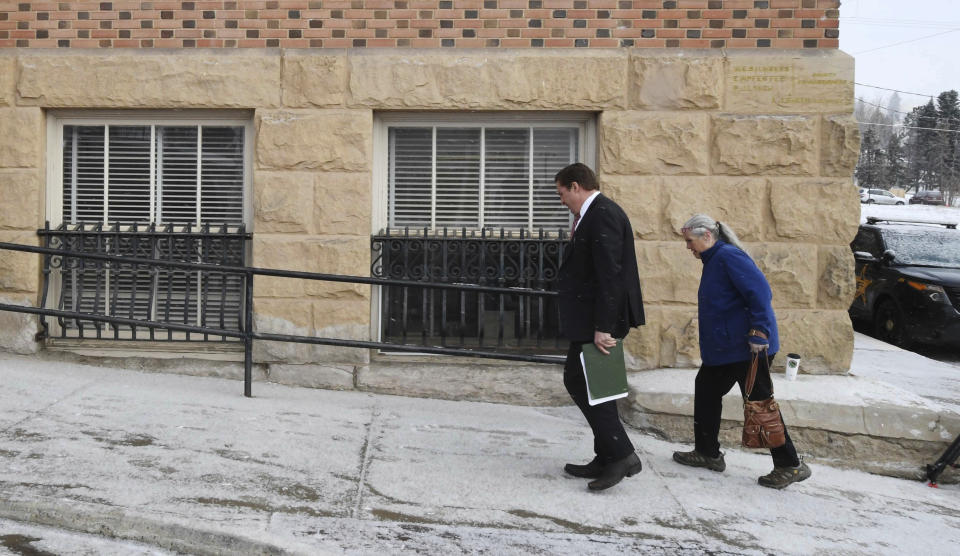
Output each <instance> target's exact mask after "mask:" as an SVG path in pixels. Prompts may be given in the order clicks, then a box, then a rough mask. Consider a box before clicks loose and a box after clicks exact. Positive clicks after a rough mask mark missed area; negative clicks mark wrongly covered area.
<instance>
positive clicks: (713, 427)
mask: <svg viewBox="0 0 960 556" xmlns="http://www.w3.org/2000/svg"><path fill="white" fill-rule="evenodd" d="M681 232H682V233H683V239H684V241H686V243H687V249H689V250H690V251H691V252H692V253H693V256H694V257H696V258H698V259H700V261H701V262H702V263H703V274H702V275H701V277H700V290H699V292H698V294H697V304H698V309H699V324H700V358H701V360H702V361H703V364H702V365H701V366H700V371H699V372H698V373H697V379H696V386H695V394H694V396H695V397H694V403H693V406H694V409H693V432H694V437H695V439H696V444H695V449H694V450H692V451H690V452H674V453H673V459H674V460H675V461H677V462H679V463H682V464H683V465H690V466H693V467H706V468H707V469H712V470H714V471H723V470H724V469H726V463H725V462H724V461H723V454H722V453H720V442H719V439H718V437H719V434H720V414H721V411H722V409H723V405H722V404H723V396H724V394H726V393H727V392H729V391H730V389H731V388H733V385H734V384H739V386H740V393H741V394H742V393H743V391H744V384H745V382H746V376H747V371H748V370H749V369H750V359H751V357H752V355H753V354H754V353H759V354H760V356H761V357H763V356H766V357H767V365H766V366H764V365H760V367H761V369H758V371H759V372H758V373H757V378H756V382H755V384H754V387H753V392H751V394H750V399H751V400H764V399H766V398H769V397H770V394H771V392H772V390H773V385H772V382H771V380H770V374H769V372H767V371H766V369H769V368H770V363H771V362H772V361H773V356H774V355H775V354H776V353H777V350H778V349H780V338H779V336H778V335H777V320H776V317H775V316H774V314H773V307H772V305H771V301H772V298H773V295H772V293H771V291H770V284H768V283H767V279H766V278H765V277H764V276H763V273H762V272H761V271H760V269H759V268H757V265H756V263H754V262H753V259H751V258H750V255H748V254H747V252H746V251H744V249H743V246H742V245H740V241H739V240H738V239H737V236H736V234H735V233H733V230H731V229H730V228H729V227H728V226H726V225H724V224H721V223H719V222H717V221H716V220H714V219H713V218H710V217H709V216H707V215H705V214H697V215H695V216H694V217H693V218H691V219H690V220H688V221H687V223H686V224H684V225H683V228H682V229H681ZM763 367H766V368H765V369H764V368H763ZM781 419H782V416H781ZM786 437H787V443H786V444H784V445H783V446H781V447H779V448H772V449H771V450H770V455H771V456H773V471H771V472H770V473H769V474H767V475H764V476H762V477H760V478H759V480H758V482H759V483H760V484H761V485H763V486H766V487H770V488H784V487H786V486H788V485H790V484H791V483H796V482H799V481H802V480H804V479H806V478H807V477H809V476H810V468H809V467H807V465H806V464H805V463H803V461H801V459H800V458H799V457H798V456H797V450H796V448H794V446H793V442H792V441H791V440H790V435H789V434H787V435H786Z"/></svg>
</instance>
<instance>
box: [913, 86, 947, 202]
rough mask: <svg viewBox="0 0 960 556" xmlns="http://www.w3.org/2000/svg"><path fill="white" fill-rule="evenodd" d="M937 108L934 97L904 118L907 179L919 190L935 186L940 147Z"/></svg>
mask: <svg viewBox="0 0 960 556" xmlns="http://www.w3.org/2000/svg"><path fill="white" fill-rule="evenodd" d="M937 118H938V113H937V108H936V107H935V106H934V104H933V99H931V100H930V102H928V103H927V104H925V105H923V106H917V107H916V108H914V109H913V110H912V111H911V112H910V113H909V114H908V115H907V117H906V118H905V119H904V125H906V126H907V127H908V129H907V136H906V149H905V151H906V154H907V180H909V181H910V182H911V183H913V184H914V186H915V187H916V188H917V190H918V191H919V190H921V189H929V188H931V187H935V186H936V183H937V180H936V169H935V166H936V159H937V151H938V148H939V145H938V141H939V136H940V135H942V134H941V133H938V132H937V130H936V127H937Z"/></svg>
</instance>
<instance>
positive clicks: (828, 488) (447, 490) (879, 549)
mask: <svg viewBox="0 0 960 556" xmlns="http://www.w3.org/2000/svg"><path fill="white" fill-rule="evenodd" d="M557 379H558V380H559V379H560V377H559V375H558V377H557ZM0 380H2V383H3V384H4V385H5V388H4V389H3V390H0V469H2V475H0V518H2V519H7V520H16V521H17V522H21V524H20V525H17V527H25V525H22V523H28V522H29V523H32V524H33V525H32V526H36V527H46V528H51V529H44V530H43V531H47V533H44V532H43V531H31V530H26V529H19V530H17V529H9V527H11V526H10V525H9V522H2V521H0V528H3V530H4V532H3V533H2V534H7V535H21V536H25V537H32V538H37V539H40V540H37V541H33V542H35V543H41V542H50V543H58V542H63V541H62V539H60V537H57V535H67V534H69V533H67V532H65V530H68V529H70V530H74V531H79V532H84V533H96V534H101V535H104V536H105V537H112V538H115V539H121V540H123V541H132V542H138V543H144V544H143V545H132V544H131V545H129V546H128V545H124V544H123V543H122V542H120V541H114V542H117V543H118V544H116V545H110V544H104V545H102V546H104V547H105V548H104V549H103V551H104V552H109V553H121V554H128V553H129V554H140V553H143V552H138V550H142V548H138V547H142V546H150V547H158V548H157V549H158V550H161V551H174V552H186V553H302V554H318V553H335V554H343V553H347V554H372V553H405V552H415V553H426V554H440V553H442V554H451V553H454V554H455V553H495V554H619V553H623V552H636V553H652V554H657V553H663V554H685V553H689V554H694V553H696V554H700V553H703V552H710V553H727V552H729V553H737V554H743V553H747V554H750V553H758V554H759V553H778V554H811V553H838V552H839V553H845V554H900V553H904V552H906V551H909V552H910V553H914V554H944V553H949V552H953V551H955V549H956V546H958V543H960V504H958V500H960V488H958V487H957V486H953V485H944V486H941V488H940V489H931V488H929V487H927V486H926V485H925V484H923V483H921V482H912V481H906V480H899V479H893V478H887V477H879V476H875V475H869V474H866V473H862V472H856V471H847V470H839V469H833V468H829V467H826V466H822V465H815V466H813V477H812V478H811V479H809V480H807V481H806V482H803V483H799V484H795V485H792V486H791V487H789V488H788V489H786V490H783V491H774V490H769V489H765V488H762V487H759V486H758V485H757V484H756V478H757V477H758V476H759V475H762V474H764V473H766V472H768V471H769V466H770V459H769V457H767V456H763V455H757V454H753V453H747V452H741V451H738V450H729V451H727V470H726V472H725V473H722V474H718V473H714V472H712V471H707V470H703V469H690V468H685V467H681V466H679V465H677V464H675V463H674V462H673V461H672V460H671V458H670V455H671V452H672V451H673V450H675V449H679V448H684V447H681V446H678V445H675V444H670V443H667V442H663V441H660V440H657V439H654V438H652V437H648V436H644V435H641V434H639V433H632V437H633V440H634V442H635V444H636V445H637V447H638V449H639V451H640V457H641V459H642V461H643V465H644V468H643V472H642V473H640V474H639V475H637V476H635V477H633V478H630V479H627V480H625V481H624V482H623V483H621V484H620V485H618V486H616V487H614V488H613V489H610V490H609V491H605V492H602V493H591V492H589V491H588V490H587V489H586V481H585V480H582V479H575V478H573V477H569V476H566V475H565V474H564V473H563V472H562V467H563V464H564V463H565V462H568V461H586V460H588V459H589V458H590V457H591V456H592V454H590V453H589V452H590V439H589V433H588V429H587V426H586V424H585V423H583V422H582V417H581V416H580V414H579V412H578V411H577V410H576V408H574V407H572V406H571V407H561V408H534V407H519V406H508V405H497V404H489V403H474V402H451V401H442V400H430V399H416V398H403V397H393V396H384V395H374V394H369V393H360V392H335V391H326V390H313V389H305V388H291V387H286V386H281V385H276V384H270V383H257V384H256V385H255V387H254V392H255V395H256V397H255V398H252V399H247V398H244V397H243V396H242V384H241V383H239V382H237V381H231V380H225V379H217V378H202V377H191V376H184V375H168V374H150V373H142V372H136V371H128V370H119V369H112V368H104V367H91V366H84V365H79V364H72V363H62V362H51V361H44V360H42V359H39V358H23V357H17V356H11V355H3V354H0ZM50 531H53V532H50ZM0 536H2V535H0ZM8 538H16V539H19V537H8ZM78 538H79V539H81V540H82V541H83V542H95V539H94V540H91V537H89V536H87V535H82V536H78ZM57 539H60V540H57ZM20 540H21V541H22V539H20ZM108 541H109V539H103V542H105V543H107V542H108ZM0 542H2V541H0ZM33 546H34V548H37V549H40V548H41V547H42V545H40V544H36V545H33ZM54 546H56V545H54ZM0 547H2V545H0ZM114 547H116V548H114ZM51 552H54V553H57V552H58V551H57V550H55V549H54V550H51ZM94 552H100V550H95V551H94ZM66 553H68V554H69V552H66ZM147 553H149V552H147Z"/></svg>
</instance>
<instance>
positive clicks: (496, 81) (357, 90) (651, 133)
mask: <svg viewBox="0 0 960 556" xmlns="http://www.w3.org/2000/svg"><path fill="white" fill-rule="evenodd" d="M585 68H588V69H589V73H590V75H593V76H597V78H591V79H584V78H583V75H584V71H585ZM0 72H2V76H0V193H3V194H4V195H3V199H4V207H3V208H0V240H2V241H16V242H26V243H36V235H35V229H36V228H38V227H41V226H42V224H43V222H44V220H45V219H46V218H47V214H46V210H45V208H44V204H43V203H44V202H45V201H44V199H45V197H46V185H45V184H44V183H43V182H42V179H43V178H42V177H41V176H43V175H44V174H45V172H44V169H45V168H46V167H47V166H48V163H49V159H50V156H51V153H47V152H46V149H47V144H46V141H45V140H44V137H45V131H44V130H45V129H46V126H45V121H46V120H47V118H50V117H55V116H56V114H57V113H58V112H57V111H58V110H68V109H69V110H73V111H76V110H84V109H90V110H125V109H130V110H146V109H149V110H155V111H162V110H167V109H178V110H180V111H181V112H179V113H180V114H181V115H182V114H183V112H182V111H184V110H189V109H204V110H208V111H209V110H232V111H234V114H236V110H245V111H247V112H246V113H247V114H248V115H249V118H250V122H251V125H252V126H253V128H254V130H255V131H254V135H255V137H254V145H253V152H252V166H253V168H252V172H253V175H252V176H251V177H250V183H251V184H252V190H251V191H249V192H248V203H249V206H250V207H251V209H252V210H251V213H252V218H251V222H250V223H249V224H250V229H252V231H253V234H254V241H253V258H252V260H251V261H250V262H251V263H252V264H253V265H255V266H261V267H272V268H281V269H291V270H307V271H315V272H326V273H339V274H352V275H360V276H369V274H370V263H371V253H370V234H371V232H373V231H374V230H376V229H379V228H381V227H382V226H383V225H384V222H381V221H379V220H378V218H379V217H378V216H376V215H377V214H378V212H377V210H376V207H377V206H379V205H380V204H382V203H383V202H385V199H379V198H374V192H375V190H374V189H373V187H372V186H373V183H374V181H375V175H374V172H375V168H374V166H373V162H372V160H373V154H374V153H373V139H374V138H373V133H374V126H373V123H374V119H375V117H376V115H377V113H378V112H380V111H393V110H409V111H418V112H427V111H514V112H522V111H556V112H563V111H578V112H581V113H582V112H591V113H595V114H597V118H596V124H597V137H596V139H597V142H596V146H597V148H596V151H597V160H596V161H595V162H596V166H597V169H598V173H599V175H600V178H601V188H602V190H604V191H605V192H606V193H607V194H608V195H609V196H610V197H612V198H613V199H615V200H617V201H618V202H620V203H621V204H622V205H623V206H624V208H625V210H626V211H627V213H628V214H629V216H630V217H631V220H632V222H633V225H634V228H635V231H636V237H637V253H638V261H639V264H640V275H641V280H642V283H643V288H644V293H645V300H646V304H647V305H646V309H647V313H648V315H649V324H648V325H647V326H645V327H643V328H641V329H640V330H639V331H635V332H634V333H632V334H631V335H630V337H629V338H628V341H627V350H628V352H629V353H628V360H629V364H630V368H631V369H632V370H644V369H653V368H658V367H670V366H695V365H697V364H699V355H698V347H697V334H696V289H697V284H698V281H699V274H700V263H699V262H697V261H696V260H694V259H693V258H692V257H691V256H690V255H689V253H687V252H686V251H685V250H684V248H683V243H682V241H681V236H680V234H679V231H678V228H679V226H680V225H681V224H682V223H683V221H685V220H686V219H687V218H688V217H689V216H690V215H692V214H694V213H697V212H707V213H710V214H712V215H713V216H714V217H716V218H718V219H720V220H721V221H724V222H726V223H728V224H730V225H731V226H732V227H733V228H734V229H735V230H736V231H737V232H738V233H739V234H740V237H741V238H742V239H743V240H744V242H745V244H746V246H747V249H748V250H749V251H750V252H751V254H752V255H753V256H754V257H755V258H756V260H757V263H758V264H759V265H760V267H761V269H762V270H763V271H764V272H765V273H766V275H767V277H768V278H769V279H770V282H771V285H772V287H773V292H774V306H775V308H776V310H777V315H778V318H779V322H780V326H781V338H782V347H781V351H782V352H784V353H786V352H798V353H801V354H802V355H803V358H804V368H803V372H810V373H829V374H837V373H844V372H846V370H847V369H848V367H849V363H850V357H851V353H852V348H853V339H852V338H853V336H852V328H851V326H850V323H849V319H847V317H846V307H847V306H848V304H849V302H850V297H851V295H852V292H853V284H854V277H853V266H852V257H851V256H850V254H849V248H848V247H847V245H848V243H849V241H850V240H851V239H852V237H853V235H854V233H855V232H856V227H857V213H858V209H859V204H858V201H857V195H856V190H855V188H854V186H853V184H852V181H851V175H852V171H853V167H854V164H855V163H856V160H857V153H858V143H859V136H858V130H857V127H856V123H855V122H854V121H853V120H852V118H851V117H850V114H851V113H852V111H853V59H852V58H851V57H849V56H847V55H846V54H843V53H842V52H839V51H834V50H820V51H815V50H809V51H808V50H796V51H793V50H778V51H769V52H759V51H755V50H739V51H737V50H732V51H722V50H719V49H712V50H687V49H684V50H680V49H677V50H669V49H666V50H661V49H635V50H625V49H609V50H607V49H597V48H593V49H589V50H587V49H543V50H539V49H537V50H530V49H524V50H510V49H503V50H488V51H473V50H464V49H456V50H454V49H450V51H449V52H448V51H446V50H442V49H441V50H410V49H404V50H400V49H386V48H382V49H377V50H376V51H363V50H343V51H334V50H323V51H307V50H271V51H265V50H264V51H259V50H256V51H254V50H250V51H230V50H203V49H199V50H196V51H167V52H162V51H156V52H147V51H142V52H139V51H138V52H131V51H111V52H103V51H95V50H77V49H74V50H72V51H69V52H64V51H60V50H56V51H54V50H43V49H18V50H13V49H7V50H6V51H3V52H0ZM590 162H593V161H590ZM0 257H2V261H0V262H2V263H3V264H0V294H3V295H13V296H16V297H17V298H19V299H25V300H27V302H31V303H32V302H35V300H36V298H37V297H38V296H37V293H38V286H39V283H40V272H39V268H38V265H37V261H38V260H39V257H36V256H26V255H21V254H15V253H10V252H3V253H0ZM374 295H375V294H374V293H373V292H372V291H371V289H370V287H368V286H365V287H361V286H355V285H349V284H329V283H327V284H323V283H307V282H305V281H298V280H289V279H276V278H259V279H257V280H256V289H255V296H256V298H255V309H256V312H257V318H258V323H266V322H273V323H280V322H284V323H289V327H288V326H287V325H283V326H280V328H281V329H287V328H289V329H290V330H297V331H299V332H298V333H303V334H323V332H322V331H324V330H341V329H343V330H346V329H349V331H350V337H351V338H355V339H370V338H372V337H375V336H376V334H375V333H374V332H375V331H373V330H372V325H371V304H372V302H373V301H374ZM30 319H32V317H30ZM8 321H9V319H8ZM8 321H2V322H0V337H2V336H4V335H7V336H10V335H12V337H18V334H20V330H22V329H23V326H21V324H20V321H16V322H13V321H9V322H8ZM21 340H22V339H18V340H16V343H17V344H18V345H21V348H22V344H23V342H22V341H21ZM11 341H13V340H11ZM9 344H10V342H6V343H4V344H2V345H9ZM21 348H17V349H21ZM198 349H199V348H198ZM347 351H349V350H341V351H332V350H304V349H300V348H278V347H274V348H265V349H258V351H257V356H258V362H260V363H264V364H276V365H295V364H303V365H313V366H321V367H326V368H330V369H335V370H336V371H335V372H334V373H333V375H331V377H330V378H329V380H328V381H327V382H324V383H325V384H329V385H330V386H332V387H341V386H345V385H346V382H347V381H346V380H345V379H344V378H343V377H342V376H341V373H340V371H339V369H341V365H346V366H349V365H360V366H361V367H362V366H363V365H365V364H366V362H367V360H369V356H368V354H366V352H364V353H363V354H361V355H357V354H348V353H347ZM284 353H287V354H288V355H289V357H287V356H285V355H284ZM358 357H359V359H358ZM780 364H782V363H781V362H780V361H778V362H777V365H780ZM502 368H503V369H504V372H506V370H507V369H510V368H511V366H510V365H507V364H504V365H502ZM293 371H295V369H294V368H293V367H278V373H281V374H284V373H290V372H293ZM409 372H413V371H409ZM359 375H360V377H361V379H362V377H364V376H367V377H371V375H370V374H369V373H367V372H364V371H361V372H360V373H359ZM471 376H472V377H473V378H472V380H478V381H480V383H481V384H478V385H477V386H476V387H477V388H487V389H493V390H495V389H496V388H497V386H496V385H495V384H494V383H495V382H497V381H501V380H502V381H505V382H506V383H510V382H511V381H513V380H515V379H514V378H510V377H508V376H507V375H501V374H497V373H494V374H492V375H491V374H489V373H480V374H477V375H471ZM491 376H496V378H490V377H491ZM370 380H373V378H370ZM391 388H392V387H391Z"/></svg>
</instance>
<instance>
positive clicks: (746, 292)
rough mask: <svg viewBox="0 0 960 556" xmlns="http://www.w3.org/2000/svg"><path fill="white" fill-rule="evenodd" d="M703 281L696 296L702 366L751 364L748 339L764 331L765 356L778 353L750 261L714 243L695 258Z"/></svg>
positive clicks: (763, 286) (772, 319)
mask: <svg viewBox="0 0 960 556" xmlns="http://www.w3.org/2000/svg"><path fill="white" fill-rule="evenodd" d="M700 260H701V262H703V275H702V276H701V277H700V290H699V292H698V294H697V300H698V302H699V316H700V358H701V359H702V360H703V364H704V365H725V364H727V363H734V362H737V361H747V360H749V359H750V346H749V345H748V342H747V333H748V332H749V331H750V329H752V328H755V329H758V330H761V331H763V332H764V333H765V334H766V335H767V337H768V339H769V342H770V347H769V348H768V353H770V354H771V355H772V354H774V353H776V352H777V350H779V349H780V337H779V335H778V334H777V319H776V316H774V314H773V307H772V306H771V304H770V302H771V300H772V299H773V294H772V292H771V291H770V284H768V283H767V279H766V278H765V277H764V276H763V273H762V272H760V269H759V268H757V265H756V263H754V262H753V259H751V258H750V256H749V255H747V254H746V253H744V252H743V251H741V250H740V249H738V248H737V247H734V246H733V245H730V244H729V243H726V242H724V241H720V240H717V242H716V244H714V246H713V247H711V248H710V249H707V250H706V251H704V252H703V253H701V254H700Z"/></svg>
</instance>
